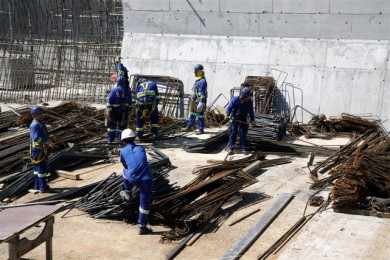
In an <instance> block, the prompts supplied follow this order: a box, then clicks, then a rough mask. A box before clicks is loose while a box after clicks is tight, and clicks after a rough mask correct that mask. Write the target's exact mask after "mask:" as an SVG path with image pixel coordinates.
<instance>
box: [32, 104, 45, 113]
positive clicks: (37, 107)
mask: <svg viewBox="0 0 390 260" xmlns="http://www.w3.org/2000/svg"><path fill="white" fill-rule="evenodd" d="M42 112H43V109H42V108H41V107H40V106H33V107H32V108H31V114H33V115H36V114H40V113H42Z"/></svg>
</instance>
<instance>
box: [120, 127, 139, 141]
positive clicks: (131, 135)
mask: <svg viewBox="0 0 390 260" xmlns="http://www.w3.org/2000/svg"><path fill="white" fill-rule="evenodd" d="M135 136H136V135H135V132H134V131H133V130H132V129H129V128H127V129H125V130H123V131H122V134H121V141H123V140H126V139H129V138H135Z"/></svg>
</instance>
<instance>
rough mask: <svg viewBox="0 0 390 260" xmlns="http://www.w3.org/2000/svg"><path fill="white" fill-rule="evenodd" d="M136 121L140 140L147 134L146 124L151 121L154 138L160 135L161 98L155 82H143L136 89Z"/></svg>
mask: <svg viewBox="0 0 390 260" xmlns="http://www.w3.org/2000/svg"><path fill="white" fill-rule="evenodd" d="M135 92H136V97H137V98H136V119H135V127H136V129H135V130H136V132H137V135H138V137H139V138H142V137H143V134H144V132H145V129H144V123H145V121H146V120H147V119H149V120H150V127H151V132H152V134H154V136H157V135H158V130H159V127H160V125H159V120H160V114H159V111H158V103H159V100H160V96H159V93H158V87H157V84H156V82H155V81H153V80H141V81H140V83H139V84H138V85H137V87H136V90H135Z"/></svg>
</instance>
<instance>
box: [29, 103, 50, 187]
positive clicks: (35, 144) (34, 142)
mask: <svg viewBox="0 0 390 260" xmlns="http://www.w3.org/2000/svg"><path fill="white" fill-rule="evenodd" d="M42 113H43V110H42V108H41V107H38V106H34V107H33V108H32V109H31V115H32V117H33V121H32V123H31V125H30V154H31V163H32V165H33V174H34V190H35V191H39V192H42V193H43V192H47V191H48V190H49V186H48V185H47V177H49V173H48V167H47V145H48V141H49V135H48V132H47V128H46V125H45V124H44V123H43V118H42Z"/></svg>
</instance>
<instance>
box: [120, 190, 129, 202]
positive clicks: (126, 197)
mask: <svg viewBox="0 0 390 260" xmlns="http://www.w3.org/2000/svg"><path fill="white" fill-rule="evenodd" d="M119 196H120V197H121V198H122V200H124V201H130V199H131V196H130V192H129V191H127V190H122V191H120V192H119Z"/></svg>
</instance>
